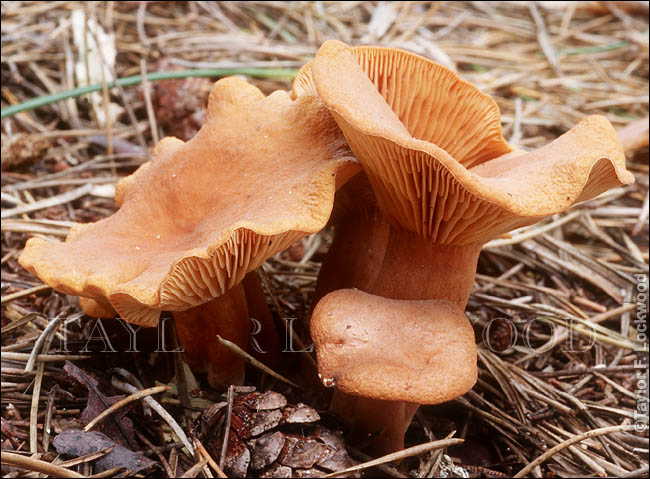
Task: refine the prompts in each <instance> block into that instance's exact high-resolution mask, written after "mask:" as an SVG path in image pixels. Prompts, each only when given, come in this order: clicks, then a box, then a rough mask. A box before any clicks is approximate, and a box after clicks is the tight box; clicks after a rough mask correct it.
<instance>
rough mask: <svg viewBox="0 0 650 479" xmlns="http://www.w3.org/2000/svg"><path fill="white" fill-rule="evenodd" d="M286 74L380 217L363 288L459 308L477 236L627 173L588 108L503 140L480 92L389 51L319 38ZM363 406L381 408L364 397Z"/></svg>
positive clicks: (526, 221)
mask: <svg viewBox="0 0 650 479" xmlns="http://www.w3.org/2000/svg"><path fill="white" fill-rule="evenodd" d="M295 85H296V87H295V88H294V90H295V91H296V92H297V93H298V95H303V96H310V95H317V96H318V97H319V98H320V99H321V101H322V102H323V103H324V104H325V105H326V106H327V108H328V109H329V110H330V112H331V113H332V116H333V117H334V119H335V120H336V122H337V124H338V125H339V127H340V128H341V130H342V131H343V134H344V135H345V138H346V139H347V141H348V144H349V145H350V147H351V149H352V151H353V152H354V154H355V155H356V157H357V159H358V160H359V161H360V162H361V164H362V166H363V168H364V171H365V173H366V175H367V176H368V179H369V181H370V183H371V185H372V187H373V190H374V192H375V195H376V197H377V202H378V206H379V209H380V210H381V212H382V214H383V215H384V217H385V218H386V219H387V220H388V222H389V223H390V230H389V239H388V243H387V246H386V251H385V254H384V255H383V259H382V263H381V266H380V268H379V270H378V273H377V276H376V278H375V280H374V281H373V283H372V284H371V285H369V286H364V287H363V289H365V290H366V291H367V292H369V293H373V294H376V295H380V296H383V297H386V298H393V299H405V300H428V299H442V300H447V301H450V302H452V303H454V304H456V305H457V306H458V307H459V308H460V309H461V310H463V309H464V308H465V305H466V303H467V299H468V297H469V293H470V290H471V288H472V284H473V281H474V276H475V273H476V264H477V260H478V255H479V252H480V250H481V247H482V245H483V244H485V243H486V242H487V241H489V240H490V239H493V238H495V237H497V236H499V235H501V234H503V233H506V232H508V231H510V230H512V229H515V228H518V227H521V226H525V225H531V224H534V223H536V222H538V221H540V220H541V219H543V218H545V217H547V216H549V215H553V214H556V213H559V212H562V211H564V210H566V209H567V208H568V207H570V206H571V205H573V204H574V203H576V202H580V201H584V200H587V199H589V198H592V197H594V196H596V195H598V194H599V193H602V192H603V191H606V190H607V189H609V188H612V187H615V186H619V185H624V184H630V183H632V182H633V181H634V177H633V175H632V174H631V173H630V172H628V171H627V170H626V169H625V157H624V154H623V150H622V148H621V144H620V142H619V140H618V138H617V135H616V132H615V131H614V129H613V128H612V126H611V124H610V123H609V121H608V120H607V119H606V118H604V117H601V116H591V117H588V118H586V119H584V120H583V121H581V122H580V123H579V124H578V125H577V126H576V127H574V128H573V129H571V130H570V131H568V132H567V133H565V134H564V135H562V136H560V137H559V138H558V139H556V140H555V141H553V142H551V143H550V144H548V145H546V146H544V147H542V148H540V149H538V150H536V151H532V152H523V151H512V148H511V147H510V146H509V145H508V144H507V143H506V141H505V140H504V139H503V137H502V135H501V123H500V116H499V110H498V107H497V105H496V103H495V102H494V100H493V99H492V98H490V97H489V96H487V95H485V94H483V93H481V92H480V91H479V90H478V89H476V88H475V87H474V86H472V85H471V84H469V83H467V82H465V81H463V80H461V79H460V78H458V76H457V75H456V74H454V73H453V72H451V71H450V70H448V69H446V68H445V67H443V66H441V65H438V64H436V63H434V62H432V61H429V60H427V59H425V58H423V57H420V56H417V55H414V54H410V53H407V52H404V51H401V50H396V49H391V48H379V47H354V48H350V47H348V46H347V45H345V44H343V43H341V42H337V41H328V42H326V43H324V44H323V46H322V47H321V49H320V50H319V52H318V54H317V55H316V57H315V59H314V60H313V61H312V62H311V63H310V64H309V65H308V66H306V67H305V68H304V69H303V70H302V71H301V74H300V75H299V78H297V79H296V81H295ZM317 308H318V306H317ZM432 321H435V319H432ZM341 394H342V393H335V401H334V405H335V409H336V411H337V412H338V413H340V414H341V415H343V416H344V417H345V418H346V419H347V420H348V421H349V422H350V423H352V424H354V422H355V421H356V420H357V418H356V417H355V416H354V412H351V411H353V408H350V407H348V405H349V403H350V402H351V401H358V400H356V399H353V398H352V397H351V396H347V398H348V400H347V401H346V400H345V399H344V398H343V399H342V398H341ZM337 395H338V396H337ZM366 407H368V408H377V409H378V410H382V411H384V412H385V411H386V407H385V405H380V404H379V403H377V402H376V401H375V400H374V399H373V400H370V399H368V400H367V402H366ZM400 407H401V408H402V409H403V406H400ZM413 412H414V411H413ZM396 414H399V413H398V412H396ZM411 417H412V414H411V416H410V417H407V418H406V423H407V424H408V422H410V419H411ZM375 418H376V423H375V426H379V425H380V423H381V420H382V416H381V415H375ZM361 427H368V424H364V425H361ZM366 432H371V431H366ZM402 432H403V431H402ZM399 435H400V433H399V431H397V432H393V434H392V436H393V437H396V436H399ZM399 446H400V444H398V443H397V442H393V443H392V444H390V447H391V448H399ZM382 452H387V451H386V450H384V451H382Z"/></svg>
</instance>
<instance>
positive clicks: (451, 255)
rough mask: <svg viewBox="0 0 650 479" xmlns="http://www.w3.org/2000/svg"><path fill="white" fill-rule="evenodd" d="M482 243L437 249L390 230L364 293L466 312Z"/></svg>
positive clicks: (424, 242) (437, 245)
mask: <svg viewBox="0 0 650 479" xmlns="http://www.w3.org/2000/svg"><path fill="white" fill-rule="evenodd" d="M481 246H482V243H473V244H470V245H466V246H456V245H439V244H433V243H431V241H429V240H427V239H424V238H422V237H420V236H419V235H417V234H416V233H411V232H408V231H400V230H397V229H396V228H394V227H392V226H391V230H390V239H389V241H388V247H387V250H386V254H385V256H384V260H383V262H382V265H381V269H380V270H379V273H378V274H377V279H376V280H375V282H374V284H373V285H372V286H371V287H370V288H368V289H367V290H366V291H367V292H369V293H372V294H376V295H378V296H383V297H385V298H393V299H445V300H447V301H451V302H452V303H455V304H456V305H458V307H459V308H461V310H463V309H465V305H466V304H467V300H468V299H469V294H470V292H471V290H472V285H473V283H474V277H475V275H476V265H477V262H478V256H479V253H480V252H481Z"/></svg>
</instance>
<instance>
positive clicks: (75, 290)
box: [19, 78, 359, 326]
mask: <svg viewBox="0 0 650 479" xmlns="http://www.w3.org/2000/svg"><path fill="white" fill-rule="evenodd" d="M153 156H154V159H153V160H152V161H150V162H148V163H145V164H144V165H142V166H141V167H140V168H139V169H138V170H137V171H136V172H135V173H134V174H133V175H131V176H129V177H128V178H126V179H124V180H122V181H121V182H120V183H119V184H118V186H117V188H116V201H117V203H118V205H120V206H121V207H120V209H119V210H118V211H117V212H116V213H115V214H113V215H112V216H110V217H108V218H106V219H103V220H101V221H98V222H96V223H92V224H84V225H78V226H76V227H74V228H73V229H72V230H71V232H70V234H69V236H68V237H67V239H66V241H65V242H63V243H61V242H57V241H49V240H45V239H41V238H31V239H30V240H29V241H28V242H27V244H26V246H25V250H24V251H23V253H22V255H21V256H20V258H19V261H20V264H21V265H22V266H23V267H25V268H26V269H28V270H29V271H31V272H32V273H34V274H35V275H37V276H38V277H40V278H41V279H42V280H43V281H44V282H45V283H47V284H49V285H50V286H52V287H53V288H54V289H57V290H59V291H62V292H65V293H67V294H72V295H78V296H84V297H88V298H91V299H96V300H98V302H99V303H102V304H104V303H105V302H106V301H107V302H108V303H110V305H111V306H112V307H113V308H114V309H115V310H116V311H117V312H118V313H119V314H120V315H121V316H122V317H123V318H124V319H125V320H127V321H129V322H132V323H137V324H141V325H145V326H154V325H156V324H157V321H158V317H159V315H160V311H161V310H171V311H182V310H185V309H188V308H191V307H194V306H197V305H199V304H202V303H205V302H207V301H209V300H211V299H212V298H215V297H217V296H220V295H221V294H223V293H224V292H225V291H226V290H228V289H229V288H231V287H232V286H233V285H235V284H237V283H238V282H239V281H240V280H241V279H242V278H243V277H244V275H245V274H246V273H247V272H248V271H251V270H253V269H255V268H257V267H258V266H259V265H260V264H261V263H262V262H263V261H264V260H266V259H267V258H268V257H269V256H271V255H273V254H275V253H276V252H278V251H281V250H283V249H284V248H286V247H287V246H289V245H290V244H291V243H293V242H294V241H296V240H297V239H299V238H301V237H302V236H304V235H307V234H310V233H313V232H316V231H318V230H320V229H321V228H322V227H323V226H324V225H325V224H326V223H327V220H328V218H329V216H330V212H331V209H332V203H333V199H334V192H335V189H336V188H337V187H338V186H341V185H342V184H344V183H345V181H347V179H348V178H349V177H350V176H352V175H353V174H355V173H357V172H358V171H359V165H358V163H357V162H356V160H355V159H354V157H353V156H351V153H350V151H349V148H348V147H347V145H346V143H345V140H344V138H343V137H342V135H341V133H340V131H339V129H338V127H337V125H336V123H335V122H334V121H333V120H332V118H331V116H330V114H329V112H328V111H327V109H325V108H324V107H323V105H322V104H321V103H320V101H318V100H317V99H315V98H313V97H304V98H299V99H297V100H295V101H292V100H291V98H290V97H289V95H288V94H287V93H286V92H282V91H276V92H274V93H272V94H271V95H269V96H267V97H265V96H264V95H263V94H262V92H261V91H260V90H259V89H257V88H256V87H254V86H252V85H250V84H248V83H247V82H245V81H243V80H240V79H237V78H226V79H222V80H220V81H218V82H216V83H215V85H214V87H213V89H212V92H211V94H210V99H209V105H208V113H207V119H206V123H205V124H204V126H203V127H202V128H201V130H200V131H199V132H198V133H197V135H196V136H195V137H194V138H192V139H191V140H190V141H188V142H187V143H184V142H182V141H181V140H178V139H175V138H166V139H163V140H162V141H161V142H160V143H159V145H158V146H157V148H156V149H155V150H154V154H153Z"/></svg>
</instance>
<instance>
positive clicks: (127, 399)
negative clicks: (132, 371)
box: [84, 386, 171, 432]
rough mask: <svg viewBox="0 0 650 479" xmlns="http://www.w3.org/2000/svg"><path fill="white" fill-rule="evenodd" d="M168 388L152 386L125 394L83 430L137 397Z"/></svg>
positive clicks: (86, 430) (167, 388)
mask: <svg viewBox="0 0 650 479" xmlns="http://www.w3.org/2000/svg"><path fill="white" fill-rule="evenodd" d="M170 389H171V388H170V387H169V386H154V387H152V388H147V389H143V390H141V391H136V392H134V393H133V394H131V395H130V396H127V397H125V398H124V399H122V400H120V401H118V402H116V403H115V404H113V405H112V406H111V407H109V408H108V409H105V410H104V411H102V412H101V413H100V414H99V415H97V416H96V417H95V418H94V419H93V420H92V421H90V422H89V423H88V424H86V427H84V432H88V431H90V430H91V429H92V428H93V427H95V426H96V425H97V423H99V422H100V421H102V420H103V419H104V418H105V417H107V416H108V415H110V414H113V413H114V412H115V411H117V410H118V409H120V408H121V407H123V406H126V405H127V404H129V403H131V402H133V401H137V400H138V399H141V398H143V397H145V396H149V395H152V394H158V393H161V392H163V391H168V390H170Z"/></svg>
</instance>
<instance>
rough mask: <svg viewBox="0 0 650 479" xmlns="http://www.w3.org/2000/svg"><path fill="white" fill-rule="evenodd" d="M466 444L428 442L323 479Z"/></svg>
mask: <svg viewBox="0 0 650 479" xmlns="http://www.w3.org/2000/svg"><path fill="white" fill-rule="evenodd" d="M463 442H465V441H464V440H463V439H442V440H440V441H432V442H427V443H425V444H419V445H417V446H413V447H408V448H406V449H403V450H401V451H399V452H393V453H392V454H387V455H385V456H382V457H380V458H377V459H373V460H372V461H368V462H364V463H363V464H357V465H356V466H352V467H348V468H347V469H341V470H340V471H336V472H332V473H330V474H327V475H325V476H322V477H340V476H342V475H343V474H348V473H350V472H357V471H362V470H364V469H368V468H369V467H374V466H378V465H379V464H384V463H386V462H391V461H398V460H402V459H405V458H407V457H411V456H415V455H416V454H422V453H423V452H428V451H433V450H436V449H443V448H445V447H451V446H457V445H459V444H462V443H463Z"/></svg>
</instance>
